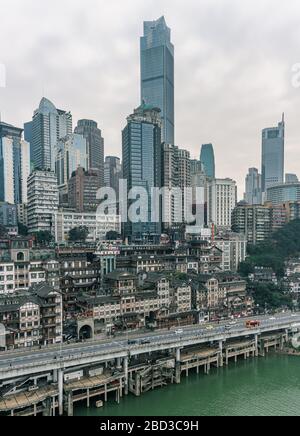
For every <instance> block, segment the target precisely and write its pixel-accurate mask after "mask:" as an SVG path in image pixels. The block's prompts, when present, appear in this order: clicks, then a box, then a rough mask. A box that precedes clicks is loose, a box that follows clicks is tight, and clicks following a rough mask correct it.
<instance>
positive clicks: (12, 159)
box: [0, 122, 30, 204]
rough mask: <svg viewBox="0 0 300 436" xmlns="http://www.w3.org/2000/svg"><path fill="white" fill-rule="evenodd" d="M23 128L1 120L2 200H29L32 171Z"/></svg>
mask: <svg viewBox="0 0 300 436" xmlns="http://www.w3.org/2000/svg"><path fill="white" fill-rule="evenodd" d="M22 132H23V130H22V129H19V128H18V127H14V126H11V125H9V124H6V123H3V122H0V201H5V202H8V203H11V204H21V203H26V202H27V178H28V176H29V173H30V149H29V147H30V146H29V143H28V142H26V141H24V140H23V139H22Z"/></svg>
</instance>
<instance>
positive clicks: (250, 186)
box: [244, 168, 262, 204]
mask: <svg viewBox="0 0 300 436" xmlns="http://www.w3.org/2000/svg"><path fill="white" fill-rule="evenodd" d="M245 185H246V191H245V195H244V200H245V201H246V203H248V204H262V185H261V174H259V172H258V169H257V168H250V169H249V172H248V174H247V176H246V183H245Z"/></svg>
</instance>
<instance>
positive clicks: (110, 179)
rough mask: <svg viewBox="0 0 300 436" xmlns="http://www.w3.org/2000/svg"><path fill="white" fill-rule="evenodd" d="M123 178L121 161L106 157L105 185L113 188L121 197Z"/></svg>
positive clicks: (117, 158)
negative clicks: (120, 184) (120, 185)
mask: <svg viewBox="0 0 300 436" xmlns="http://www.w3.org/2000/svg"><path fill="white" fill-rule="evenodd" d="M121 177H122V165H121V159H120V158H119V157H116V156H106V158H105V163H104V184H105V186H107V187H109V188H113V189H114V190H115V192H116V194H117V197H119V180H120V178H121Z"/></svg>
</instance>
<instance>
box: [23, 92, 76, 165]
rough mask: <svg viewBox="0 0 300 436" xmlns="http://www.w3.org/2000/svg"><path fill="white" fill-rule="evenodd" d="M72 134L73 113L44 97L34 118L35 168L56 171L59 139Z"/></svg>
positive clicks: (33, 145) (32, 146)
mask: <svg viewBox="0 0 300 436" xmlns="http://www.w3.org/2000/svg"><path fill="white" fill-rule="evenodd" d="M71 134H72V115H71V113H70V112H65V111H62V110H60V109H56V107H55V106H54V104H53V103H51V101H49V100H47V99H46V98H42V100H41V102H40V105H39V108H38V109H37V110H36V111H35V112H34V115H33V119H32V142H31V150H32V161H33V164H34V168H35V169H40V170H48V169H50V170H51V171H55V155H56V149H57V145H58V141H59V140H60V139H61V138H64V137H65V136H67V135H71Z"/></svg>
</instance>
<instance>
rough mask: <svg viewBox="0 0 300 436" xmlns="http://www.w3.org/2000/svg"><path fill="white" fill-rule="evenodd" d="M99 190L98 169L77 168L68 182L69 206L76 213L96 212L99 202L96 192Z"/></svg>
mask: <svg viewBox="0 0 300 436" xmlns="http://www.w3.org/2000/svg"><path fill="white" fill-rule="evenodd" d="M100 188H101V178H100V170H99V169H90V170H88V171H85V169H84V168H78V169H77V170H76V171H75V172H74V173H73V174H72V177H71V178H70V180H69V182H68V196H69V206H70V207H71V208H72V209H75V210H76V212H89V211H96V210H97V206H98V205H99V201H97V192H98V190H99V189H100Z"/></svg>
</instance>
